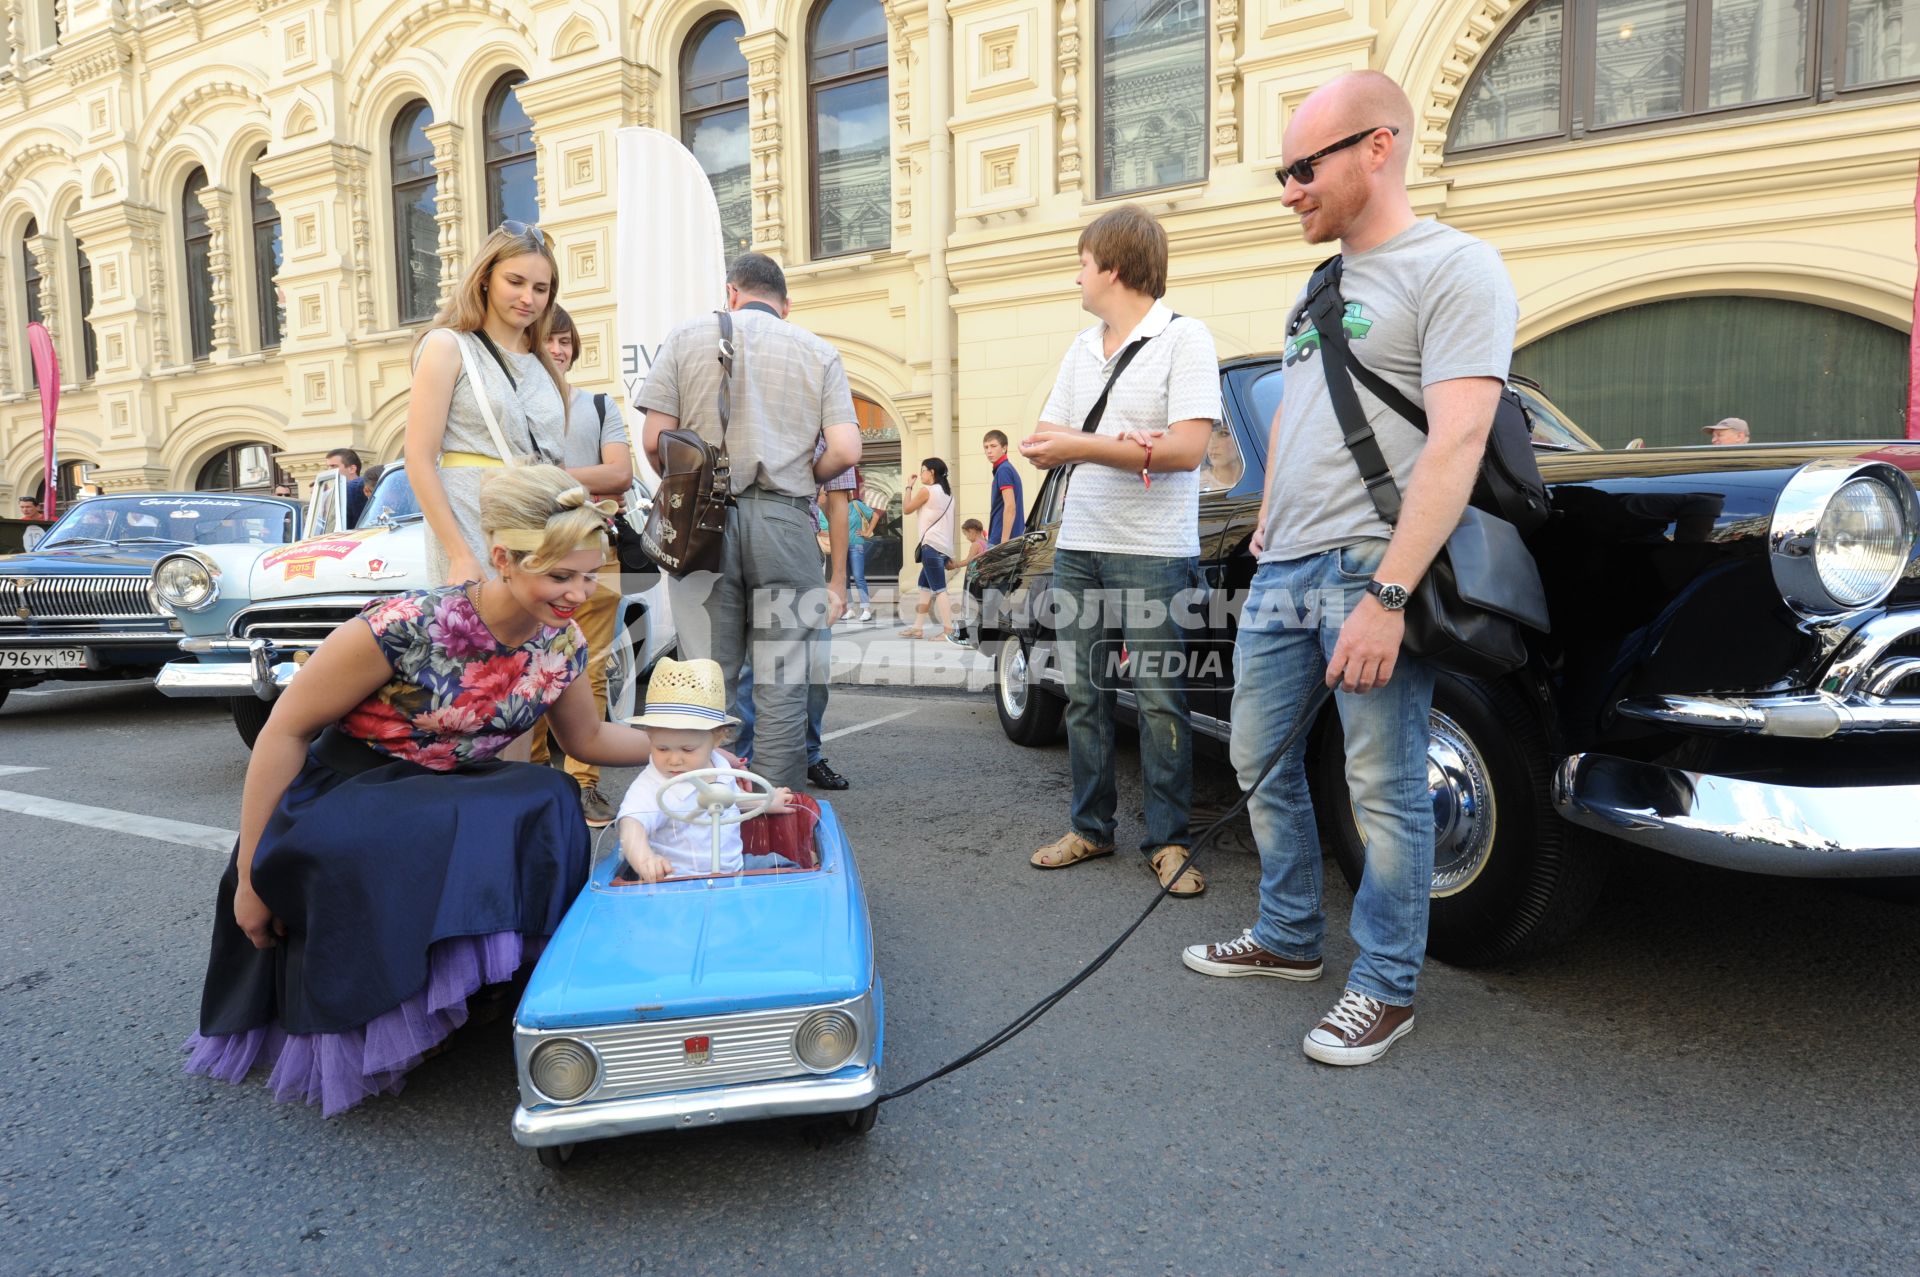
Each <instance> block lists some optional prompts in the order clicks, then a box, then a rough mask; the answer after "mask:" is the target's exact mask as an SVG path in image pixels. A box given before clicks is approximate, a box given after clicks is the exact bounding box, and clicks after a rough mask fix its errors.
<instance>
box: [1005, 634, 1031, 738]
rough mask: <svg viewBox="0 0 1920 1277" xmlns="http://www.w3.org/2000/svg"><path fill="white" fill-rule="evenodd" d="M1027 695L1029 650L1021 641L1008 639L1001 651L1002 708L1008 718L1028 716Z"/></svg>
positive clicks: (1016, 718)
mask: <svg viewBox="0 0 1920 1277" xmlns="http://www.w3.org/2000/svg"><path fill="white" fill-rule="evenodd" d="M1027 695H1028V691H1027V649H1026V648H1025V647H1024V646H1023V645H1022V644H1021V642H1020V640H1018V639H1008V640H1007V641H1006V643H1005V644H1004V645H1003V646H1002V647H1001V649H1000V706H1001V708H1002V709H1004V710H1006V711H1007V717H1008V718H1011V719H1015V720H1018V719H1021V718H1024V717H1025V716H1026V713H1027Z"/></svg>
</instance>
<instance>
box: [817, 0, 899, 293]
mask: <svg viewBox="0 0 1920 1277" xmlns="http://www.w3.org/2000/svg"><path fill="white" fill-rule="evenodd" d="M807 96H808V99H809V100H810V101H811V103H812V111H811V124H812V129H813V146H812V152H813V255H814V256H815V257H836V256H839V255H840V254H842V253H863V252H870V251H872V250H874V249H883V248H886V247H887V245H888V244H889V243H891V242H892V235H893V213H892V210H891V201H892V187H891V180H890V177H889V174H888V163H887V157H888V141H887V19H886V15H884V14H883V13H881V11H880V0H825V2H824V3H823V4H821V5H820V6H819V7H818V8H817V9H815V10H814V11H813V21H812V24H811V25H810V26H809V27H808V30H807Z"/></svg>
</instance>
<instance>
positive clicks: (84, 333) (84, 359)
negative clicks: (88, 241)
mask: <svg viewBox="0 0 1920 1277" xmlns="http://www.w3.org/2000/svg"><path fill="white" fill-rule="evenodd" d="M73 255H74V258H75V261H74V268H75V273H76V274H77V276H78V278H79V281H80V370H81V376H82V379H83V380H86V381H92V380H93V375H94V374H95V373H97V372H99V371H100V345H99V342H98V341H96V340H95V339H94V335H93V320H92V318H91V316H92V314H93V263H92V262H91V261H90V260H88V258H87V250H86V249H84V248H81V247H80V246H79V245H78V244H76V245H74V249H73Z"/></svg>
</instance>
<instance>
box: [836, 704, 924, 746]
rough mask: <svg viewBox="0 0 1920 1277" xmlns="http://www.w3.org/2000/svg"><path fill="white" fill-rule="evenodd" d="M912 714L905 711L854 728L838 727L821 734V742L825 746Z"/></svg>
mask: <svg viewBox="0 0 1920 1277" xmlns="http://www.w3.org/2000/svg"><path fill="white" fill-rule="evenodd" d="M911 713H913V711H912V710H910V709H903V710H901V711H900V712H899V713H898V714H889V715H887V716H886V717H885V718H875V719H870V720H869V721H867V722H864V723H855V724H854V725H853V726H852V727H837V728H835V729H834V730H833V731H830V732H823V733H821V736H820V741H821V743H822V744H825V743H826V742H827V741H830V740H839V739H840V738H841V737H842V736H851V735H853V734H854V733H855V732H864V731H866V730H867V729H868V728H869V727H878V726H880V724H882V723H891V722H892V721H893V720H894V719H896V718H905V717H906V716H907V715H909V714H911Z"/></svg>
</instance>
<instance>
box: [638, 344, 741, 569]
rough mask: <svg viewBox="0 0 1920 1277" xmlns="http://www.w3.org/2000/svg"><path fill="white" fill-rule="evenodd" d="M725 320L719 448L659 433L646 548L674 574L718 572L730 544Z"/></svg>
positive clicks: (678, 433)
mask: <svg viewBox="0 0 1920 1277" xmlns="http://www.w3.org/2000/svg"><path fill="white" fill-rule="evenodd" d="M717 313H718V314H719V316H720V394H719V404H718V407H719V412H720V446H719V447H717V448H716V447H713V446H712V445H710V444H708V443H707V441H706V440H704V439H702V438H701V437H700V436H699V435H698V434H697V433H695V432H694V431H691V430H663V431H662V432H661V433H660V486H659V487H658V488H656V489H655V490H654V493H653V508H652V509H650V510H648V511H647V523H646V527H645V528H644V529H643V530H642V531H641V533H640V546H641V550H642V551H643V552H644V553H645V554H646V556H647V557H648V558H649V559H651V560H653V562H655V563H657V564H658V565H659V566H660V568H661V570H662V571H664V572H666V573H668V574H669V575H671V576H676V577H680V576H685V575H687V574H688V573H689V572H717V571H719V570H720V564H721V559H722V551H723V549H724V547H725V544H726V535H727V507H729V506H731V505H732V504H733V466H732V463H731V462H730V461H729V460H728V459H727V448H726V440H727V421H728V419H729V418H730V417H731V416H732V410H733V397H732V386H731V382H732V380H733V316H731V315H729V314H728V313H727V312H726V311H724V310H723V311H719V312H717Z"/></svg>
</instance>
